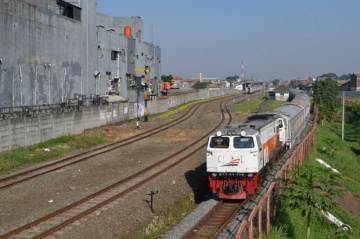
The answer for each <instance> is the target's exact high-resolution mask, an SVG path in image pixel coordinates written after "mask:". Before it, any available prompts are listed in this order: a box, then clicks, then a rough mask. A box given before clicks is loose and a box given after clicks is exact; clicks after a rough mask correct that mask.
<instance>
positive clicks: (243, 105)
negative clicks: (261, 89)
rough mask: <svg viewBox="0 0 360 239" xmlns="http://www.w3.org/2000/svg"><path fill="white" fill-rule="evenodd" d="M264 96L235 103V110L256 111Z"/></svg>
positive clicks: (242, 111)
mask: <svg viewBox="0 0 360 239" xmlns="http://www.w3.org/2000/svg"><path fill="white" fill-rule="evenodd" d="M262 102H263V101H262V98H256V99H251V100H247V101H245V102H240V103H238V104H235V105H234V107H233V111H234V112H241V113H255V112H256V111H257V110H258V108H259V107H260V105H261V103H262Z"/></svg>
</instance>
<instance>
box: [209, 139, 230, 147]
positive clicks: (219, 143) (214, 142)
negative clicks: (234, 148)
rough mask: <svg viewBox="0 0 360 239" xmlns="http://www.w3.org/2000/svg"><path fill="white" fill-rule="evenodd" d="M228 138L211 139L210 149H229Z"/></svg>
mask: <svg viewBox="0 0 360 239" xmlns="http://www.w3.org/2000/svg"><path fill="white" fill-rule="evenodd" d="M229 142H230V139H229V137H212V138H211V141H210V148H215V149H227V148H229Z"/></svg>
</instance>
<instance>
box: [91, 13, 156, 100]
mask: <svg viewBox="0 0 360 239" xmlns="http://www.w3.org/2000/svg"><path fill="white" fill-rule="evenodd" d="M96 22H97V42H98V46H99V47H98V57H99V58H98V60H97V71H99V72H100V74H101V76H102V77H101V79H102V80H101V81H100V92H102V93H105V91H106V89H107V82H108V81H109V80H111V79H113V78H119V79H120V87H121V88H120V95H121V96H123V97H124V98H126V99H129V100H130V101H134V100H135V99H134V98H132V94H129V93H128V90H129V86H130V82H129V81H128V80H129V79H128V78H127V77H126V74H127V73H129V74H135V72H134V69H135V68H144V67H145V66H150V67H151V73H150V78H151V82H152V83H153V85H154V87H153V92H154V93H155V94H157V93H158V91H157V87H156V86H157V85H158V82H156V81H155V79H158V80H159V79H160V74H161V70H160V69H161V67H160V64H161V60H160V59H161V51H160V48H159V47H158V46H155V45H154V44H151V43H148V42H145V41H143V39H142V34H143V20H142V19H141V18H140V17H111V16H107V15H104V14H101V13H98V14H97V16H96ZM125 26H130V27H131V28H132V31H133V35H132V37H130V38H129V39H128V38H126V37H125V36H124V34H123V31H124V27H125ZM111 51H119V52H121V55H120V61H116V60H112V59H111ZM106 72H109V73H111V75H110V76H105V75H106ZM140 75H141V74H140Z"/></svg>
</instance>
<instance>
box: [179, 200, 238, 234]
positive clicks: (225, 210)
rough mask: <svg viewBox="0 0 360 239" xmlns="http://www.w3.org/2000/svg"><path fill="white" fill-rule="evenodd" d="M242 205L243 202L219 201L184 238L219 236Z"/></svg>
mask: <svg viewBox="0 0 360 239" xmlns="http://www.w3.org/2000/svg"><path fill="white" fill-rule="evenodd" d="M242 205H243V203H242V202H219V203H218V204H216V205H215V207H214V208H213V209H212V210H211V211H210V212H209V213H208V214H206V216H205V217H203V218H202V219H201V220H200V221H199V222H198V223H197V224H196V225H195V226H194V227H193V228H192V229H191V230H190V231H189V232H188V233H187V234H186V235H185V236H184V237H183V238H184V239H214V238H217V236H218V235H219V234H220V233H221V232H222V230H223V229H224V228H225V226H226V225H227V224H228V223H229V222H230V221H231V220H232V219H233V218H234V216H235V215H236V214H237V212H238V211H239V209H240V208H241V206H242Z"/></svg>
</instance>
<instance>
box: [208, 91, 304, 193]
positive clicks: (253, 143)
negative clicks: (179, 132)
mask: <svg viewBox="0 0 360 239" xmlns="http://www.w3.org/2000/svg"><path fill="white" fill-rule="evenodd" d="M309 115H310V100H309V97H308V96H307V95H305V94H304V93H303V92H296V96H295V99H294V100H293V101H292V102H291V103H289V104H285V105H283V106H281V107H279V108H277V109H276V110H274V111H273V112H270V113H264V114H256V115H254V116H251V117H249V118H248V120H247V121H246V122H243V123H241V124H237V125H232V126H228V127H226V128H225V129H223V130H221V131H219V132H217V133H216V134H214V135H211V136H210V137H209V141H208V146H207V155H206V169H207V172H208V178H209V183H210V187H211V189H212V191H213V193H216V194H217V195H218V197H219V198H222V199H244V198H246V197H247V196H248V195H251V194H254V193H255V190H256V187H257V185H258V182H259V179H260V175H261V173H262V171H263V169H264V168H265V167H266V166H267V165H268V163H269V161H270V160H271V159H273V158H274V156H275V155H276V154H277V153H278V152H279V151H280V150H281V149H287V148H291V147H293V145H294V143H295V142H296V140H297V139H298V138H299V136H300V134H301V133H302V132H303V130H304V128H305V125H306V122H307V120H308V118H309Z"/></svg>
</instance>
